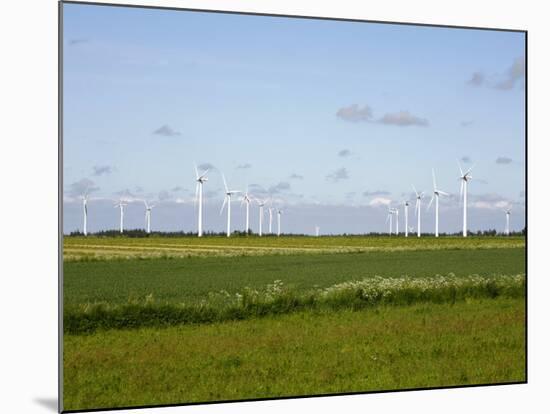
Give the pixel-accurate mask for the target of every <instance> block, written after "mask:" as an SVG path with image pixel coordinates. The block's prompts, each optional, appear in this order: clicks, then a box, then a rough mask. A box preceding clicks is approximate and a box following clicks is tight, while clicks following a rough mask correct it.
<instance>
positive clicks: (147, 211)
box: [143, 200, 155, 234]
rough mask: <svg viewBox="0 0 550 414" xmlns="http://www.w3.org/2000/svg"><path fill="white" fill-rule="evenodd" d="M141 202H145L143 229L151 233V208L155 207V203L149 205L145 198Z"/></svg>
mask: <svg viewBox="0 0 550 414" xmlns="http://www.w3.org/2000/svg"><path fill="white" fill-rule="evenodd" d="M143 204H145V226H146V230H145V231H146V232H147V234H149V233H151V210H152V209H153V207H155V204H153V205H149V204H148V203H147V200H143Z"/></svg>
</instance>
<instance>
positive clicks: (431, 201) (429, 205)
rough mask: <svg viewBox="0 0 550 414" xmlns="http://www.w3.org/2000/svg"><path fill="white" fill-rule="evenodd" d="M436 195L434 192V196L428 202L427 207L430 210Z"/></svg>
mask: <svg viewBox="0 0 550 414" xmlns="http://www.w3.org/2000/svg"><path fill="white" fill-rule="evenodd" d="M435 197H436V195H435V194H434V195H433V196H432V199H431V200H430V202H429V203H428V208H427V209H428V210H429V209H430V207H431V205H432V203H433V202H434V198H435Z"/></svg>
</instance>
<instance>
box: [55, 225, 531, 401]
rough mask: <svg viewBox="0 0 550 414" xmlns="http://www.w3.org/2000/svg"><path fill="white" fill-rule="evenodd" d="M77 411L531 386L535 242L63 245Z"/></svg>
mask: <svg viewBox="0 0 550 414" xmlns="http://www.w3.org/2000/svg"><path fill="white" fill-rule="evenodd" d="M64 253H65V256H64V298H63V299H64V306H65V310H64V332H65V335H64V383H65V385H64V386H65V390H64V391H65V397H64V398H65V401H64V404H65V409H66V410H77V409H84V408H100V407H107V406H119V407H122V406H133V405H148V404H170V403H183V402H196V401H214V400H227V399H247V398H262V397H276V396H291V395H304V394H324V393H337V392H353V391H375V390H384V389H404V388H418V387H435V386H445V385H466V384H480V383H496V382H498V383H506V382H522V381H525V379H526V378H525V340H524V339H525V337H524V335H525V323H524V322H525V320H524V317H525V315H524V309H525V300H524V297H525V287H526V280H525V239H524V238H522V237H470V238H467V239H463V238H455V237H441V238H439V239H435V238H433V237H423V238H420V239H418V238H415V237H411V238H408V239H405V238H403V237H400V238H390V237H361V236H349V237H345V236H342V237H286V236H285V237H281V238H276V237H263V238H259V237H235V238H231V239H227V238H224V237H204V238H202V239H198V238H196V237H195V238H192V237H178V238H176V237H158V236H155V237H146V238H127V237H104V238H101V237H88V238H84V237H66V238H65V240H64Z"/></svg>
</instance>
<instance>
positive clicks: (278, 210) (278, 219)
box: [277, 208, 283, 237]
mask: <svg viewBox="0 0 550 414" xmlns="http://www.w3.org/2000/svg"><path fill="white" fill-rule="evenodd" d="M281 214H283V210H281V209H280V208H279V209H277V237H279V236H280V235H281Z"/></svg>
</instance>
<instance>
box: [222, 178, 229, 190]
mask: <svg viewBox="0 0 550 414" xmlns="http://www.w3.org/2000/svg"><path fill="white" fill-rule="evenodd" d="M222 178H223V186H224V187H225V192H226V193H228V192H229V188H227V181H225V174H224V173H222Z"/></svg>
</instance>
